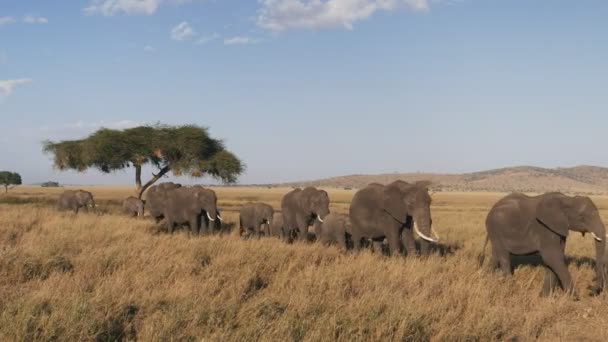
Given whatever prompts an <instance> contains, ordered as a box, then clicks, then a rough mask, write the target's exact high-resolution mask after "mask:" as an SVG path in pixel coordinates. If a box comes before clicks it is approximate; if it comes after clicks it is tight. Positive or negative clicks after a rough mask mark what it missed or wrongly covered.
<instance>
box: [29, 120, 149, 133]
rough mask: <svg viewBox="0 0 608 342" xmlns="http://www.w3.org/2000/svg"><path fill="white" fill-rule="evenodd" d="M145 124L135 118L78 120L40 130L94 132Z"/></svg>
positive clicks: (44, 127) (43, 127)
mask: <svg viewBox="0 0 608 342" xmlns="http://www.w3.org/2000/svg"><path fill="white" fill-rule="evenodd" d="M141 125H143V124H142V123H141V122H137V121H133V120H118V121H104V120H101V121H93V122H87V121H83V120H78V121H76V122H71V123H66V124H63V125H58V126H42V127H40V128H39V129H40V131H42V132H55V133H62V132H67V131H86V132H93V131H96V130H98V129H99V128H102V127H104V128H110V129H126V128H132V127H137V126H141Z"/></svg>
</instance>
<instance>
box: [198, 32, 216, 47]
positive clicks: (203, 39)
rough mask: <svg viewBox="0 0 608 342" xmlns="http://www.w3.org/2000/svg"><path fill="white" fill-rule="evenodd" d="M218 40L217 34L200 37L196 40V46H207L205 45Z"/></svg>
mask: <svg viewBox="0 0 608 342" xmlns="http://www.w3.org/2000/svg"><path fill="white" fill-rule="evenodd" d="M219 38H220V35H219V34H218V33H214V34H211V35H208V36H202V37H201V38H200V39H198V40H197V41H196V44H198V45H202V44H207V43H211V42H212V41H214V40H217V39H219Z"/></svg>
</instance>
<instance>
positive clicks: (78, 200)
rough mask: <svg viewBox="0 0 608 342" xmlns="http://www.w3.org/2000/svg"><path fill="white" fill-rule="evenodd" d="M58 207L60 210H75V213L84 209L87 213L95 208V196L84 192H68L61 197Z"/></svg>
mask: <svg viewBox="0 0 608 342" xmlns="http://www.w3.org/2000/svg"><path fill="white" fill-rule="evenodd" d="M57 207H58V208H59V209H60V210H73V211H74V213H76V214H77V213H78V211H79V210H80V209H81V208H82V209H83V210H84V211H85V212H88V211H89V208H95V200H94V199H93V194H92V193H90V192H88V191H84V190H66V191H64V192H63V193H62V194H61V195H60V196H59V201H58V203H57Z"/></svg>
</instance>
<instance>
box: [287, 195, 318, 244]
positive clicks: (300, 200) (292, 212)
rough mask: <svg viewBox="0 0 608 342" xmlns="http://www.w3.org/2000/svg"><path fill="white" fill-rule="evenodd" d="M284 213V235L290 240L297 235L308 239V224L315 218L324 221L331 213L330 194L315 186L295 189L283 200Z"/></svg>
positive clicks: (301, 238) (300, 238) (302, 239)
mask: <svg viewBox="0 0 608 342" xmlns="http://www.w3.org/2000/svg"><path fill="white" fill-rule="evenodd" d="M281 211H282V213H283V223H284V226H283V237H284V238H285V239H286V240H288V239H289V237H290V236H292V235H296V234H297V236H298V239H299V240H300V241H306V240H307V239H308V226H309V225H311V224H312V223H313V221H314V220H315V219H317V220H319V222H321V223H323V218H324V217H325V216H327V215H328V214H329V195H328V194H327V192H326V191H325V190H318V189H316V188H314V187H307V188H305V189H303V190H302V189H300V188H297V189H294V190H292V191H290V192H288V193H287V194H286V195H285V196H283V199H282V200H281Z"/></svg>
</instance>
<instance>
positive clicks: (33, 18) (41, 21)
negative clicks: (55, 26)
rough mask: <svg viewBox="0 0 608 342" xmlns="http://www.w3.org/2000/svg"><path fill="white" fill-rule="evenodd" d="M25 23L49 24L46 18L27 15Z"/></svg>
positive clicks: (24, 19) (24, 18)
mask: <svg viewBox="0 0 608 342" xmlns="http://www.w3.org/2000/svg"><path fill="white" fill-rule="evenodd" d="M23 22H24V23H26V24H48V23H49V20H48V19H47V18H45V17H36V16H33V15H26V16H25V17H23Z"/></svg>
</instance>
